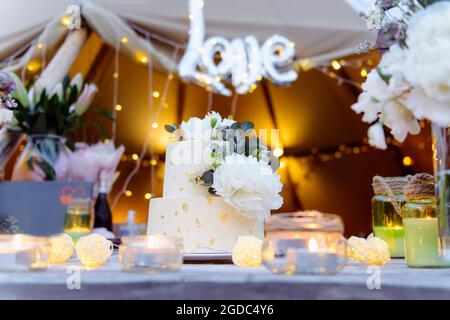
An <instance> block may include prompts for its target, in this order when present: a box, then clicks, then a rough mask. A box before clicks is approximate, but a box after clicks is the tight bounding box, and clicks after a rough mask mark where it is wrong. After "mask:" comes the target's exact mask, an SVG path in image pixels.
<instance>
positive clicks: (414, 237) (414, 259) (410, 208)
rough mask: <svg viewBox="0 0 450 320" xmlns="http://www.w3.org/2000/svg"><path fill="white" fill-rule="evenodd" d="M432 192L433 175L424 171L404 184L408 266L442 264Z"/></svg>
mask: <svg viewBox="0 0 450 320" xmlns="http://www.w3.org/2000/svg"><path fill="white" fill-rule="evenodd" d="M434 191H435V189H434V177H433V176H432V175H429V174H426V173H422V174H417V175H415V176H414V177H412V178H411V179H410V180H409V181H408V183H407V184H406V186H405V196H406V200H407V202H406V204H405V205H404V206H403V207H402V211H403V229H404V236H405V258H406V264H407V266H408V267H410V268H427V267H428V268H437V267H445V266H446V263H445V261H444V260H443V259H442V258H441V257H440V255H439V247H438V241H439V240H438V219H437V213H436V201H435V197H434ZM447 266H450V265H449V264H448V263H447Z"/></svg>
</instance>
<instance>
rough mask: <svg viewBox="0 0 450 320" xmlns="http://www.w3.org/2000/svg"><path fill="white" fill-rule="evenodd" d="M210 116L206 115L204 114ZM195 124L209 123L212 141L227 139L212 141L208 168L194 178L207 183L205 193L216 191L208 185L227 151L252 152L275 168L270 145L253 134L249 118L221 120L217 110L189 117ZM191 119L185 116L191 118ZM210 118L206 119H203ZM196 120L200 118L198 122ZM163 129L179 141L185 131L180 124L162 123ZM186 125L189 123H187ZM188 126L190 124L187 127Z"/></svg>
mask: <svg viewBox="0 0 450 320" xmlns="http://www.w3.org/2000/svg"><path fill="white" fill-rule="evenodd" d="M208 117H210V119H209V118H208ZM193 119H194V121H197V122H198V125H200V126H203V128H205V126H210V127H211V139H212V140H213V141H224V142H227V144H226V145H227V146H226V147H225V146H224V145H223V144H219V143H212V144H211V145H210V146H209V148H210V149H211V153H210V155H211V159H212V162H211V168H210V170H207V171H205V172H204V173H203V174H201V175H200V176H198V177H197V178H196V179H195V182H196V183H198V184H201V185H203V186H206V187H209V193H210V194H212V195H215V194H216V191H215V190H214V188H212V185H213V183H214V171H215V170H216V169H217V168H218V167H219V166H220V165H221V164H222V163H223V161H224V160H225V157H226V156H227V155H229V154H230V152H231V153H237V154H241V155H244V156H246V157H249V156H252V157H254V158H256V159H257V160H258V161H264V162H266V163H268V164H269V165H271V166H272V168H273V171H276V170H277V169H278V166H279V161H278V158H276V157H275V156H273V154H272V152H271V150H270V148H268V147H267V146H265V145H263V144H262V143H261V141H260V139H259V138H258V137H257V136H255V135H254V128H255V125H254V123H253V122H250V121H244V122H235V121H233V120H230V119H226V120H222V119H221V117H220V115H218V114H217V113H214V112H213V113H210V114H208V115H207V117H205V118H204V119H203V120H201V119H198V118H193ZM193 119H191V120H189V121H192V120H193ZM204 121H210V122H206V123H205V122H204ZM200 122H203V124H202V123H200ZM164 128H165V129H166V131H167V132H169V133H171V134H172V135H173V136H174V137H175V138H177V139H178V140H180V141H182V140H183V139H184V136H185V135H186V132H184V131H183V124H182V125H181V126H180V127H178V126H177V125H176V124H172V125H169V124H167V125H165V126H164ZM188 128H189V126H188ZM190 128H192V127H190Z"/></svg>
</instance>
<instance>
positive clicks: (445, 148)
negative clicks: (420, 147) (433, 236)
mask: <svg viewBox="0 0 450 320" xmlns="http://www.w3.org/2000/svg"><path fill="white" fill-rule="evenodd" d="M432 131H433V160H434V161H433V162H434V176H435V179H436V182H435V183H436V209H437V216H438V223H439V249H440V254H441V256H442V257H443V258H444V259H445V260H447V261H448V260H450V212H449V203H450V155H449V153H448V152H449V139H450V129H449V127H442V126H439V125H437V124H435V123H433V124H432Z"/></svg>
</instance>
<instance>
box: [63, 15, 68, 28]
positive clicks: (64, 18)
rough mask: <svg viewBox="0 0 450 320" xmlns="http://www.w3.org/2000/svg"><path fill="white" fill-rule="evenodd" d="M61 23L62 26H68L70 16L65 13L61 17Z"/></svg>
mask: <svg viewBox="0 0 450 320" xmlns="http://www.w3.org/2000/svg"><path fill="white" fill-rule="evenodd" d="M61 24H62V25H63V26H66V27H67V26H68V25H69V24H70V16H68V15H66V16H64V17H62V18H61Z"/></svg>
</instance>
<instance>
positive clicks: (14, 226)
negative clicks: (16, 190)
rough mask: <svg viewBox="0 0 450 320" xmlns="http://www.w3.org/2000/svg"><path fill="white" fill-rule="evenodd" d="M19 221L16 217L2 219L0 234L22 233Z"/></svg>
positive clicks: (0, 221) (0, 219) (0, 220)
mask: <svg viewBox="0 0 450 320" xmlns="http://www.w3.org/2000/svg"><path fill="white" fill-rule="evenodd" d="M20 232H21V231H20V228H19V221H18V220H17V219H16V217H14V216H6V217H2V218H0V234H18V233H20Z"/></svg>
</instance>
